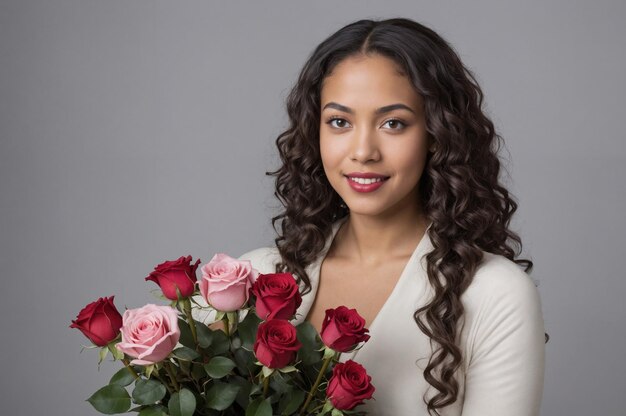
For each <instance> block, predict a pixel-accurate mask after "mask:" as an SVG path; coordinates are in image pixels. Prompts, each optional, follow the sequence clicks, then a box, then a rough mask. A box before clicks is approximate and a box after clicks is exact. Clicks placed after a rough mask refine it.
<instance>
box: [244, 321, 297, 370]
mask: <svg viewBox="0 0 626 416" xmlns="http://www.w3.org/2000/svg"><path fill="white" fill-rule="evenodd" d="M300 347H302V344H301V343H300V341H298V338H297V337H296V327H295V326H293V325H292V324H291V323H290V322H289V321H286V320H284V319H271V320H269V321H265V322H262V323H261V324H259V328H258V330H257V333H256V341H255V342H254V354H255V355H256V357H257V359H258V360H259V361H260V362H261V363H262V364H263V365H264V366H266V367H269V368H283V367H286V366H287V365H288V364H289V363H291V362H292V361H293V360H295V358H296V354H297V352H298V350H299V349H300Z"/></svg>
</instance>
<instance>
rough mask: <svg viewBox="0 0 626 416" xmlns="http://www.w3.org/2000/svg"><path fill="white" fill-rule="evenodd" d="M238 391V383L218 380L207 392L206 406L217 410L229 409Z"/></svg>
mask: <svg viewBox="0 0 626 416" xmlns="http://www.w3.org/2000/svg"><path fill="white" fill-rule="evenodd" d="M238 392H239V386H238V385H235V384H228V383H221V382H219V381H216V382H215V383H214V384H213V386H211V387H210V388H209V390H208V391H207V392H206V406H207V407H208V408H209V409H215V410H224V409H227V408H228V406H230V405H231V404H233V402H234V401H235V398H236V397H237V393H238Z"/></svg>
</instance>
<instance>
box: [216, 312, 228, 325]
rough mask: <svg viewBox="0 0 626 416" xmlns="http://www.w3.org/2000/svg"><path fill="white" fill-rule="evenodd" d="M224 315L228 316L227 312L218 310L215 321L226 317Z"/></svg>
mask: <svg viewBox="0 0 626 416" xmlns="http://www.w3.org/2000/svg"><path fill="white" fill-rule="evenodd" d="M224 316H226V312H222V311H218V310H216V313H215V322H217V321H221V320H222V319H224Z"/></svg>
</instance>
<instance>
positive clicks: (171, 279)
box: [146, 256, 200, 300]
mask: <svg viewBox="0 0 626 416" xmlns="http://www.w3.org/2000/svg"><path fill="white" fill-rule="evenodd" d="M198 264H200V259H198V260H197V261H196V264H193V265H192V264H191V256H186V257H184V256H183V257H180V258H179V259H178V260H174V261H166V262H164V263H161V264H159V265H158V266H156V267H155V268H154V271H153V272H151V273H150V275H149V276H148V277H146V280H151V281H153V282H154V283H156V284H157V285H159V287H160V288H161V290H162V291H163V295H165V297H166V298H168V299H170V300H177V299H178V297H177V295H176V288H178V290H179V291H180V295H181V297H182V298H187V297H189V296H191V295H192V294H193V292H194V290H195V289H196V280H197V279H196V269H197V268H198Z"/></svg>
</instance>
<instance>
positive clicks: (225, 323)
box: [223, 313, 230, 338]
mask: <svg viewBox="0 0 626 416" xmlns="http://www.w3.org/2000/svg"><path fill="white" fill-rule="evenodd" d="M223 320H224V332H226V336H227V337H228V338H230V328H229V327H230V322H228V314H227V313H226V314H224V318H223Z"/></svg>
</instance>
